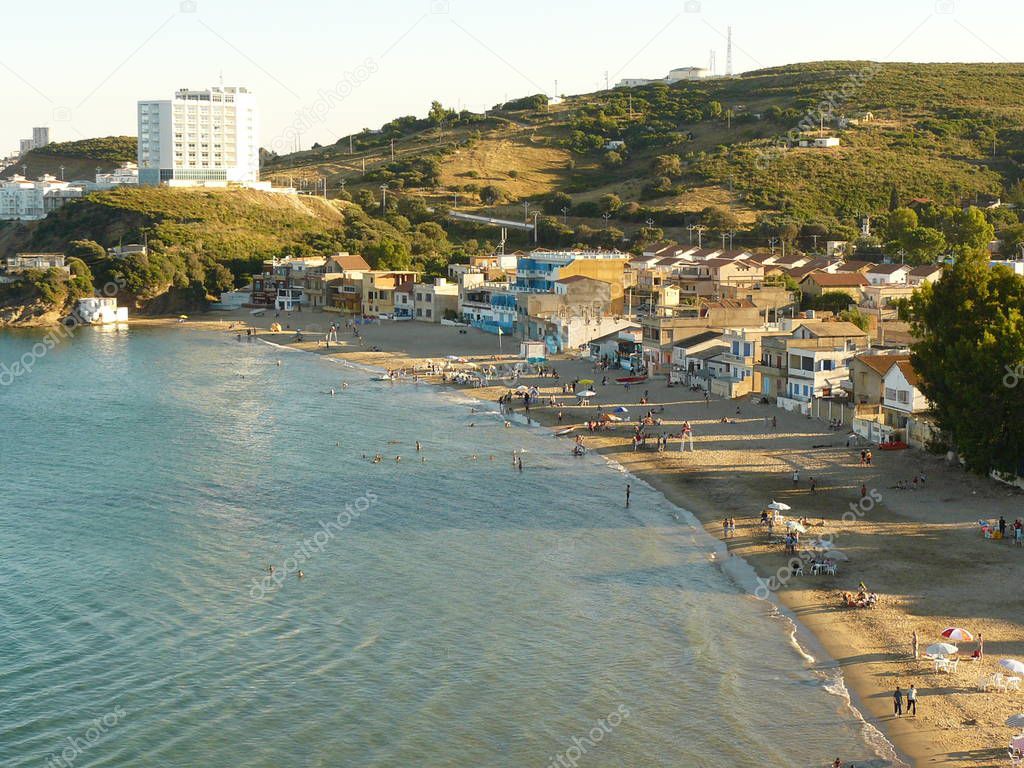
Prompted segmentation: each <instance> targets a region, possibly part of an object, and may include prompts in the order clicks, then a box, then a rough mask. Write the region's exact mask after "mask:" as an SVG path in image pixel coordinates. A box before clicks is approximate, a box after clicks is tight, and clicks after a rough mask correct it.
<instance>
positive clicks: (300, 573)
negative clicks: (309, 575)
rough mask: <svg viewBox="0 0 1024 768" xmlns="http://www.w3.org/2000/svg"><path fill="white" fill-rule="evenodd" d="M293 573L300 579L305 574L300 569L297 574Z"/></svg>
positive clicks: (304, 576)
mask: <svg viewBox="0 0 1024 768" xmlns="http://www.w3.org/2000/svg"><path fill="white" fill-rule="evenodd" d="M295 575H296V576H298V577H299V578H300V579H304V578H306V574H304V573H303V572H302V571H299V572H298V573H297V574H295Z"/></svg>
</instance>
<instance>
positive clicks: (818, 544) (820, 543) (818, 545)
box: [807, 539, 835, 552]
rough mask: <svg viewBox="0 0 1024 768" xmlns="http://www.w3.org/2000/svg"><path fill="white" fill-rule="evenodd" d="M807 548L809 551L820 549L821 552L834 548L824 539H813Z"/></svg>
mask: <svg viewBox="0 0 1024 768" xmlns="http://www.w3.org/2000/svg"><path fill="white" fill-rule="evenodd" d="M807 546H808V547H809V548H810V549H820V550H821V551H822V552H828V551H829V550H830V549H832V547H833V546H835V545H834V544H833V543H832V542H831V541H825V540H824V539H814V540H813V541H810V542H808V544H807Z"/></svg>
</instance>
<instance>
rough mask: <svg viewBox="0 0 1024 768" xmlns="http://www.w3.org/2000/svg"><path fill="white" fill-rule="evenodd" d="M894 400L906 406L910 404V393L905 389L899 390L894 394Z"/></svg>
mask: <svg viewBox="0 0 1024 768" xmlns="http://www.w3.org/2000/svg"><path fill="white" fill-rule="evenodd" d="M896 400H897V401H898V402H901V403H903V404H904V405H906V404H908V403H909V402H910V393H909V392H907V390H905V389H901V390H900V391H899V392H897V393H896Z"/></svg>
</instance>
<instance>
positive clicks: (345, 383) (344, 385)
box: [341, 381, 348, 389]
mask: <svg viewBox="0 0 1024 768" xmlns="http://www.w3.org/2000/svg"><path fill="white" fill-rule="evenodd" d="M341 388H342V389H348V382H347V381H343V382H341Z"/></svg>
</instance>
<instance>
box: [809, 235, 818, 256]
mask: <svg viewBox="0 0 1024 768" xmlns="http://www.w3.org/2000/svg"><path fill="white" fill-rule="evenodd" d="M819 237H820V235H811V239H813V240H814V252H815V253H817V252H818V238H819Z"/></svg>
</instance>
